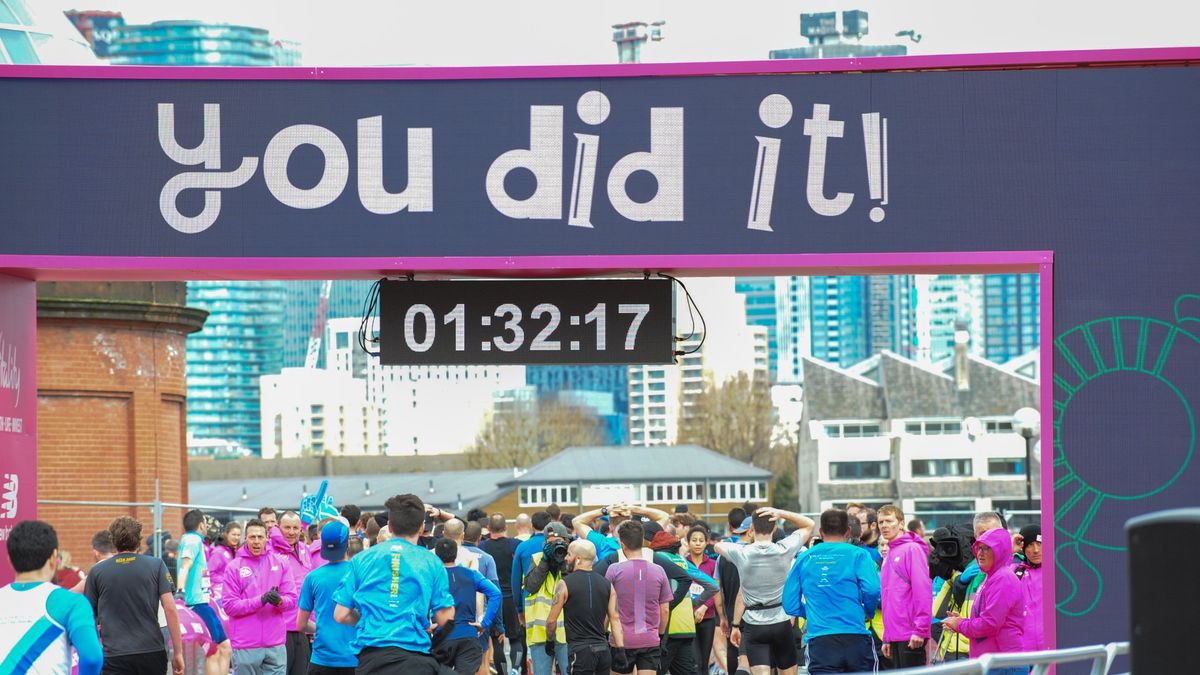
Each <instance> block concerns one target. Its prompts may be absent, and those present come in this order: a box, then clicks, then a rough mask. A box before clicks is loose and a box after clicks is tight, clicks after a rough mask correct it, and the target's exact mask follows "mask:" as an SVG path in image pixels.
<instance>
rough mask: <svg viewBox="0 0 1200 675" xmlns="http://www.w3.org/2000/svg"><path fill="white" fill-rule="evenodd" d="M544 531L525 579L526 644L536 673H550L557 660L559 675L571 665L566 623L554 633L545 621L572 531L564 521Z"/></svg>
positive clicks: (551, 525)
mask: <svg viewBox="0 0 1200 675" xmlns="http://www.w3.org/2000/svg"><path fill="white" fill-rule="evenodd" d="M545 535H546V543H545V544H544V545H543V547H542V552H541V553H534V554H533V560H532V561H531V567H530V569H529V572H528V573H527V574H526V575H525V578H524V579H523V580H522V584H523V585H524V587H525V644H526V645H528V655H529V660H530V661H531V662H532V666H533V670H532V673H533V675H551V673H552V672H553V670H554V663H555V662H557V664H558V667H557V670H558V673H559V675H567V671H568V669H569V668H570V664H569V661H568V660H567V657H568V655H567V631H566V629H565V628H564V627H563V626H564V624H558V626H557V627H556V629H555V631H554V635H547V632H546V621H547V619H549V618H550V608H551V607H552V606H554V591H555V589H556V588H558V582H559V581H561V580H562V577H563V572H565V571H566V560H567V538H568V537H569V536H570V532H569V531H568V530H567V528H566V526H565V525H563V524H562V523H558V522H552V523H550V524H549V525H547V526H546V530H545ZM514 581H515V579H514ZM548 646H549V647H548Z"/></svg>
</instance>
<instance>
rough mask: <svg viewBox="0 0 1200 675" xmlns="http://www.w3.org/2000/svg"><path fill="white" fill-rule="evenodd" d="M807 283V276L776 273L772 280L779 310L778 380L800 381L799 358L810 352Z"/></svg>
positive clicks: (784, 381) (791, 382) (810, 331)
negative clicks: (776, 277) (778, 275)
mask: <svg viewBox="0 0 1200 675" xmlns="http://www.w3.org/2000/svg"><path fill="white" fill-rule="evenodd" d="M809 285H810V284H809V278H808V277H778V279H777V281H776V284H775V305H776V307H777V308H778V311H779V337H778V344H779V354H778V357H777V361H776V363H777V366H778V367H777V372H778V378H777V380H776V381H777V382H779V383H786V384H798V383H800V382H802V381H803V377H804V369H803V368H802V366H801V360H802V359H804V358H805V357H811V356H812V355H813V353H812V325H811V324H812V322H811V321H810V320H809V302H810V300H811V298H810V297H809Z"/></svg>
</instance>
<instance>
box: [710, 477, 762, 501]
mask: <svg viewBox="0 0 1200 675" xmlns="http://www.w3.org/2000/svg"><path fill="white" fill-rule="evenodd" d="M703 488H704V486H703V485H697V486H696V497H695V499H696V500H697V501H699V500H702V499H704V490H703ZM711 490H712V497H711V499H713V500H714V501H725V502H741V501H747V500H750V501H757V500H763V499H766V498H767V494H768V493H767V484H766V483H761V482H757V481H726V482H721V483H713V484H712V485H711Z"/></svg>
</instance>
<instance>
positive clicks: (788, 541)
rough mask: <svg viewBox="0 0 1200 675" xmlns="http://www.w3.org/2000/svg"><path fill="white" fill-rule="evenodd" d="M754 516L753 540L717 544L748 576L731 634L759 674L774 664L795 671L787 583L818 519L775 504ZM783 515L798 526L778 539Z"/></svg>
mask: <svg viewBox="0 0 1200 675" xmlns="http://www.w3.org/2000/svg"><path fill="white" fill-rule="evenodd" d="M752 520H753V522H752V530H751V531H752V532H753V536H754V539H753V541H752V542H750V543H748V544H735V543H732V542H720V543H718V544H716V546H715V547H714V548H715V549H716V551H717V553H719V554H721V555H722V556H724V557H725V558H727V559H728V560H729V561H730V562H732V563H733V564H734V565H735V566H737V569H738V575H739V576H740V577H741V581H742V588H741V596H742V598H743V599H744V602H745V611H744V612H743V613H742V615H741V617H740V621H739V620H738V619H739V617H737V616H735V617H734V623H735V624H737V625H736V626H735V627H734V629H733V631H732V633H731V635H730V640H731V641H733V642H734V643H735V644H737V643H738V642H740V643H741V644H740V645H739V647H740V649H741V653H742V654H745V655H746V656H747V657H748V658H749V660H750V670H751V671H752V672H753V673H754V675H769V673H770V672H771V668H772V667H774V668H776V669H778V671H779V673H781V675H794V674H795V672H796V666H797V663H798V656H797V654H796V642H795V640H794V639H793V636H792V619H791V617H789V616H788V615H787V613H786V612H784V611H783V585H784V583H785V582H786V581H787V576H788V572H789V571H791V569H792V562H793V561H794V560H795V559H796V556H797V555H798V554H799V553H800V552H801V551H803V550H804V545H805V543H807V542H808V538H809V536H810V535H811V534H812V529H813V525H814V523H813V521H812V519H811V518H808V517H807V516H802V515H800V514H798V513H792V512H790V511H783V510H781V509H773V508H761V509H758V510H757V511H755V512H754V516H753V519H752ZM780 520H785V521H787V522H789V523H791V524H792V525H794V526H795V527H796V531H795V532H793V533H792V534H790V535H788V536H787V537H784V538H783V539H782V540H780V541H778V542H773V541H772V535H773V534H774V532H775V527H776V524H777V523H778V521H780Z"/></svg>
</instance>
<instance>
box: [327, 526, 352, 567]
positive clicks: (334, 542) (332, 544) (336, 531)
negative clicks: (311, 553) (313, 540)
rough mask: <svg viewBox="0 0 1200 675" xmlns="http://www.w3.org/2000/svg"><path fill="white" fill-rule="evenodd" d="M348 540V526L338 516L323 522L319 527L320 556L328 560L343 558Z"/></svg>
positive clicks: (335, 560)
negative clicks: (323, 525) (322, 525)
mask: <svg viewBox="0 0 1200 675" xmlns="http://www.w3.org/2000/svg"><path fill="white" fill-rule="evenodd" d="M349 541H350V528H349V527H347V526H346V523H345V522H343V521H342V520H341V519H340V518H339V519H337V520H331V521H329V522H328V523H325V527H322V528H321V557H322V558H324V559H326V560H328V561H330V562H337V561H338V560H341V559H342V558H345V557H346V545H347V543H348V542H349Z"/></svg>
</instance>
